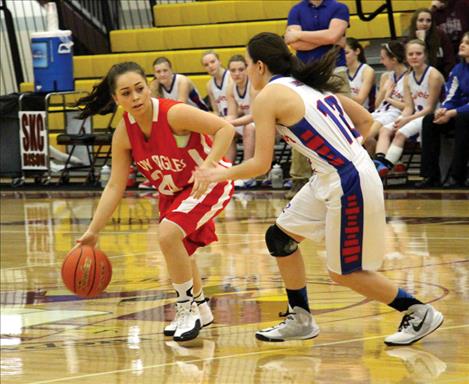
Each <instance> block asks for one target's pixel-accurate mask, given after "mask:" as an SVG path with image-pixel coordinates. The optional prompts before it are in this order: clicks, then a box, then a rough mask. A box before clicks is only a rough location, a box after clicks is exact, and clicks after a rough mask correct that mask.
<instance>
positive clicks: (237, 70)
mask: <svg viewBox="0 0 469 384" xmlns="http://www.w3.org/2000/svg"><path fill="white" fill-rule="evenodd" d="M246 67H247V64H246V59H245V58H244V57H243V56H241V55H234V56H232V57H231V58H230V60H229V61H228V70H229V71H230V75H231V79H232V80H233V86H232V87H230V88H228V91H227V99H228V115H227V117H226V119H227V120H228V121H229V122H230V124H232V125H233V126H234V127H235V130H236V134H237V135H238V136H241V137H242V140H243V149H244V156H243V159H244V160H248V159H250V158H251V157H252V156H253V155H254V141H255V126H254V120H253V118H252V114H251V100H253V99H254V97H255V95H256V91H254V90H253V89H252V87H251V83H250V81H249V78H248V75H247V73H246ZM236 139H237V138H236V137H235V139H234V140H233V142H232V145H231V147H230V151H229V155H227V157H228V159H230V160H231V161H234V160H235V159H236ZM255 185H256V180H255V179H248V180H236V182H235V186H236V187H240V188H249V187H254V186H255Z"/></svg>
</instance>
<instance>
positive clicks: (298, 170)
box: [285, 0, 350, 199]
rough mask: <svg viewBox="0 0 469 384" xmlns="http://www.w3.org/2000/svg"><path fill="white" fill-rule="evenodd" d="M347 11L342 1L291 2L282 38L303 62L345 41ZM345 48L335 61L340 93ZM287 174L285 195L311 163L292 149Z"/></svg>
mask: <svg viewBox="0 0 469 384" xmlns="http://www.w3.org/2000/svg"><path fill="white" fill-rule="evenodd" d="M349 21H350V15H349V10H348V8H347V6H346V5H345V4H341V3H339V2H337V1H336V0H302V1H301V2H299V3H298V4H296V5H294V6H293V7H292V9H291V10H290V12H289V14H288V27H287V30H286V32H285V42H286V43H287V44H288V45H289V46H290V47H291V48H293V49H295V50H296V55H297V57H298V58H299V59H300V60H301V61H303V62H304V63H307V62H308V61H310V60H314V59H320V58H321V57H322V56H323V55H324V54H326V53H327V52H329V50H330V49H331V48H333V47H334V45H336V44H339V45H341V46H342V47H343V46H344V44H345V31H346V29H347V27H348V25H349ZM346 70H347V67H346V65H345V51H344V49H343V48H342V49H341V50H340V52H339V55H338V57H337V61H336V69H335V71H334V73H335V74H336V75H337V76H340V77H341V78H342V80H343V87H342V89H341V93H344V94H346V95H348V96H350V86H349V84H348V80H347V74H346ZM290 175H291V177H292V188H291V190H290V191H289V192H288V193H287V194H286V197H287V198H288V199H290V198H292V197H293V196H294V195H295V194H296V192H298V191H299V190H300V189H301V187H302V186H303V185H304V184H305V183H306V182H307V181H308V179H309V178H310V177H311V167H310V166H309V163H308V161H307V160H306V158H305V157H304V156H303V155H301V154H300V153H299V152H298V151H296V150H294V149H292V161H291V169H290Z"/></svg>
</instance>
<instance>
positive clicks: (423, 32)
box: [409, 8, 456, 78]
mask: <svg viewBox="0 0 469 384" xmlns="http://www.w3.org/2000/svg"><path fill="white" fill-rule="evenodd" d="M414 39H420V40H422V41H423V42H425V46H426V49H427V59H428V64H430V65H431V66H432V67H435V68H436V69H438V71H440V72H441V73H442V74H443V76H445V78H446V77H448V75H449V72H450V71H451V69H452V68H453V67H454V64H456V59H455V57H454V52H453V47H452V45H451V41H450V40H449V38H448V36H446V33H444V32H443V31H442V30H441V29H439V28H437V26H436V25H435V23H434V22H433V16H432V13H431V11H430V10H429V9H427V8H420V9H417V10H416V11H415V12H414V14H413V15H412V19H411V21H410V26H409V40H414Z"/></svg>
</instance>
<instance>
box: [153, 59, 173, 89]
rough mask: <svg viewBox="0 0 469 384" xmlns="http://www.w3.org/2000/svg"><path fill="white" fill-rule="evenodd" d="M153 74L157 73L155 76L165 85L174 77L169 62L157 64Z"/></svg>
mask: <svg viewBox="0 0 469 384" xmlns="http://www.w3.org/2000/svg"><path fill="white" fill-rule="evenodd" d="M153 74H154V75H155V78H156V79H157V80H158V81H159V82H160V83H162V84H164V85H166V84H167V83H170V82H171V80H172V78H173V71H172V70H171V68H170V67H169V64H168V63H160V64H156V65H155V66H154V67H153Z"/></svg>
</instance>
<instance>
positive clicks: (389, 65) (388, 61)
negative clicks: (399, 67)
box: [380, 48, 397, 71]
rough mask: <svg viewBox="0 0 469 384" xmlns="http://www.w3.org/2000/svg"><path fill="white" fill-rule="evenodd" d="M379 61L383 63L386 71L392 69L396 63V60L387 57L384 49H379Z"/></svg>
mask: <svg viewBox="0 0 469 384" xmlns="http://www.w3.org/2000/svg"><path fill="white" fill-rule="evenodd" d="M380 63H381V64H383V65H384V66H385V67H386V69H387V70H388V71H392V70H393V69H394V67H395V65H396V63H397V60H396V59H394V58H391V57H389V55H388V54H387V52H386V49H384V48H383V49H381V53H380Z"/></svg>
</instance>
